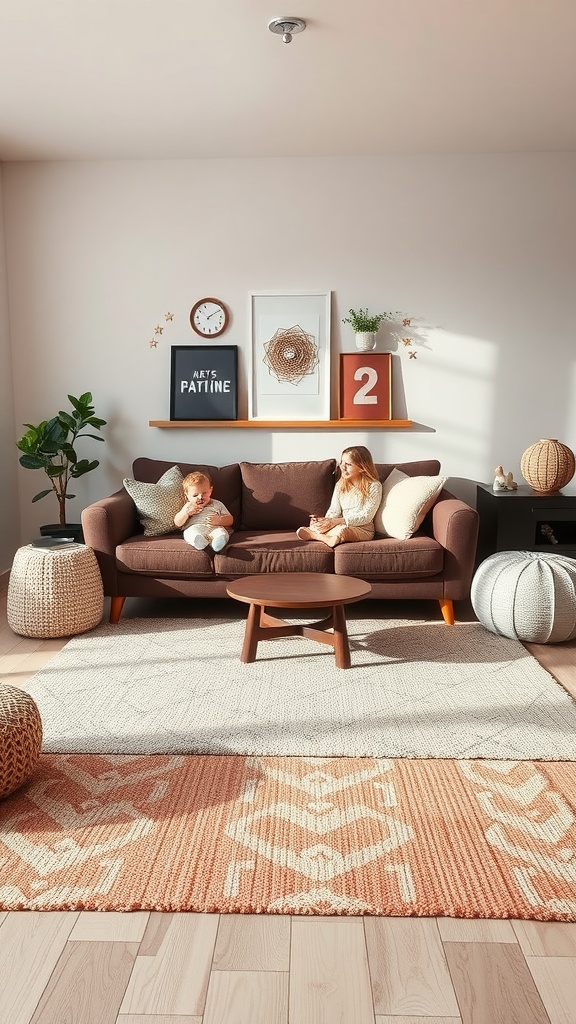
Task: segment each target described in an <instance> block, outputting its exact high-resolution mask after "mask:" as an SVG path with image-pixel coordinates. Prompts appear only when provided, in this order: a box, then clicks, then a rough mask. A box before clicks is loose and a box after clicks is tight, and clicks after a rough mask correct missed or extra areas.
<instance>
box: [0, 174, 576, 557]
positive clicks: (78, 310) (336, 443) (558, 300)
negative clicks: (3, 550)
mask: <svg viewBox="0 0 576 1024" xmlns="http://www.w3.org/2000/svg"><path fill="white" fill-rule="evenodd" d="M4 186H5V193H4V194H5V221H6V237H7V259H8V284H9V300H10V321H11V324H10V326H11V338H12V357H13V362H14V377H15V393H14V399H15V420H16V424H18V425H19V424H21V423H24V422H25V421H31V422H36V421H38V420H40V419H43V418H46V417H48V416H50V415H52V414H54V412H56V411H57V410H58V408H60V407H61V405H62V403H64V404H65V403H66V395H67V393H69V392H71V393H73V394H78V393H80V392H82V391H85V390H90V391H92V393H93V395H94V401H95V405H96V411H97V413H98V414H99V415H101V416H102V417H104V418H105V419H107V420H108V421H109V424H108V427H107V428H105V436H106V438H107V443H106V444H105V445H98V444H96V443H95V442H92V443H91V444H90V443H87V444H86V446H85V448H84V451H83V454H84V455H86V456H88V455H89V456H90V457H96V458H100V459H101V461H102V465H101V467H100V468H99V469H98V470H96V472H94V473H92V474H91V475H90V476H88V477H86V478H85V479H84V480H83V481H80V482H79V484H78V499H77V501H76V502H74V503H73V504H72V505H71V514H70V518H71V519H72V518H78V515H79V511H80V509H81V507H82V506H83V505H85V504H88V502H90V501H91V500H94V499H95V498H97V497H100V496H102V495H104V494H106V493H109V491H110V490H111V489H113V488H115V487H117V486H119V485H120V484H121V480H122V477H123V476H124V475H129V472H130V466H131V461H132V459H133V458H134V457H136V456H138V455H148V456H152V457H159V458H164V459H168V460H177V459H186V460H190V461H192V460H195V459H198V460H206V461H208V462H213V463H215V464H222V463H225V462H231V461H235V460H239V459H247V460H252V461H260V460H262V461H264V460H271V461H275V460H284V459H292V458H296V459H298V458H306V457H312V458H316V457H318V458H320V457H325V456H328V455H337V454H338V453H339V451H340V450H341V448H342V447H343V446H344V445H345V444H348V443H352V442H357V443H363V444H367V445H368V446H369V447H370V448H371V450H372V452H373V454H374V456H375V458H376V459H377V461H394V460H400V459H402V460H404V459H411V458H421V457H438V458H439V459H440V460H441V462H442V467H443V471H444V472H446V473H447V474H449V475H450V477H451V478H453V479H452V485H453V488H454V489H455V490H457V491H458V493H462V494H463V496H465V497H472V499H473V497H474V487H473V485H472V484H470V483H468V484H467V483H466V481H475V480H491V479H492V476H493V470H494V466H495V465H496V464H497V463H502V464H503V465H504V468H505V470H510V469H511V470H512V471H513V472H514V474H515V476H516V478H518V477H519V464H520V456H521V454H522V452H523V451H524V450H525V449H526V448H527V447H528V445H529V444H531V443H533V442H534V441H536V440H538V438H540V437H558V438H560V440H562V441H564V442H565V443H567V444H569V445H570V446H571V447H572V448H576V414H575V413H574V412H573V411H572V410H573V409H574V408H575V398H576V370H575V347H574V338H573V325H574V298H573V295H574V267H575V266H576V154H533V155H485V156H439V157H434V156H398V157H387V158H357V159H356V158H342V159H281V160H264V159H258V160H206V161H172V160H167V161H155V162H154V161H151V162H141V161H140V162H110V163H106V162H104V163H68V164H67V163H53V164H42V163H28V164H25V163H23V164H8V165H6V166H5V170H4ZM311 288H317V289H321V290H332V292H333V298H334V301H333V359H334V366H335V367H336V365H337V353H338V352H339V351H341V350H352V349H353V348H354V341H353V336H352V334H351V333H350V330H349V328H348V327H346V326H345V325H342V324H341V322H340V321H341V318H342V317H343V316H344V315H346V311H347V310H348V307H350V306H354V307H358V306H359V305H362V306H364V305H367V306H369V307H370V309H371V311H375V312H376V311H379V310H381V309H384V310H388V309H389V310H396V309H398V310H402V311H404V312H405V313H406V314H407V315H412V316H413V317H414V318H415V320H416V322H417V324H418V325H419V327H420V336H421V340H422V342H423V344H422V346H421V347H419V348H418V355H417V358H416V359H408V358H407V351H406V350H405V349H404V346H400V348H401V349H402V351H400V352H397V354H396V364H397V365H396V375H395V395H394V403H395V408H394V414H395V415H396V416H403V415H405V416H407V417H408V418H410V419H413V420H414V421H415V426H414V428H413V429H411V430H410V431H394V432H371V431H366V432H355V433H354V434H353V435H352V434H351V433H350V431H346V430H345V429H343V430H341V431H340V430H337V431H326V430H321V429H318V430H315V431H313V432H307V433H305V434H302V433H295V432H293V431H286V432H284V431H275V432H272V433H267V432H265V431H262V430H239V429H236V430H234V429H231V430H226V431H222V430H208V431H206V432H202V433H201V432H199V431H192V430H185V429H179V430H160V429H155V428H151V427H149V426H148V421H149V420H150V419H168V418H169V373H170V368H169V365H170V345H172V344H196V343H198V341H199V339H198V338H197V336H196V335H194V334H193V333H192V331H191V329H190V326H189V322H188V316H189V312H190V309H191V307H192V305H193V303H194V302H195V301H196V300H197V299H198V298H200V297H202V296H203V295H216V296H218V297H219V298H221V299H223V300H224V302H225V303H226V304H227V305H228V307H229V309H230V310H231V313H232V323H231V327H230V328H229V330H228V331H227V333H226V334H224V335H223V336H222V338H221V341H222V343H228V344H237V345H239V346H240V349H241V384H242V395H241V405H240V416H241V417H243V416H245V415H246V366H247V358H248V356H247V353H248V349H249V338H248V292H249V291H250V290H264V289H278V290H279V291H281V290H283V289H291V290H298V289H302V290H309V289H311ZM167 311H171V312H173V313H174V314H175V317H174V321H173V322H172V323H171V324H167V325H165V326H166V329H165V332H164V334H163V335H162V337H161V340H160V343H159V346H158V348H157V349H150V348H149V346H148V342H149V340H150V338H151V337H152V336H153V332H154V327H155V325H156V324H164V323H165V322H164V319H163V317H164V313H165V312H167ZM382 347H383V346H382ZM336 386H337V385H336V376H335V375H334V395H336ZM334 412H335V413H336V407H335V409H334ZM40 486H43V481H42V482H40V480H39V475H38V474H35V473H30V472H26V471H24V470H19V487H20V500H21V507H20V519H21V536H22V540H23V541H24V540H27V539H29V538H30V536H32V535H34V534H35V533H36V530H37V527H38V525H39V524H40V523H42V522H47V521H53V520H54V518H55V513H56V508H55V507H54V503H53V500H52V498H46V499H44V500H43V501H41V502H39V503H38V504H36V505H31V503H30V497H31V496H32V495H33V494H34V493H36V491H38V490H39V489H40Z"/></svg>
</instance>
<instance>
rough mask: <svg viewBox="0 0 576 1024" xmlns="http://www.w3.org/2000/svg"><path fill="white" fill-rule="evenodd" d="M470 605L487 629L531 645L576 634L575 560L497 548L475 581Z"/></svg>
mask: <svg viewBox="0 0 576 1024" xmlns="http://www.w3.org/2000/svg"><path fill="white" fill-rule="evenodd" d="M470 597H471V600H472V607H473V608H474V611H475V612H476V615H477V616H478V619H479V620H480V622H481V623H482V625H483V626H485V627H486V629H489V630H490V631H491V632H492V633H500V634H501V635H502V636H507V637H515V638H516V639H517V640H526V641H528V642H530V643H536V644H547V643H560V642H561V641H562V640H572V639H573V638H574V637H576V561H575V560H574V559H572V558H565V557H564V555H551V554H547V553H541V552H535V551H499V552H498V553H497V554H495V555H490V557H489V558H487V559H486V560H485V561H484V562H482V563H481V564H480V565H479V566H478V568H477V570H476V573H475V575H474V579H473V580H472V588H471V591H470Z"/></svg>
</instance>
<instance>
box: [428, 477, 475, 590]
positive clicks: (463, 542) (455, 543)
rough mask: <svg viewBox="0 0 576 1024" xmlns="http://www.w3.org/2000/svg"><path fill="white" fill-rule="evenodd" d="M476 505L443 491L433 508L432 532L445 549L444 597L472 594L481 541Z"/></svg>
mask: <svg viewBox="0 0 576 1024" xmlns="http://www.w3.org/2000/svg"><path fill="white" fill-rule="evenodd" d="M478 525H479V516H478V512H477V511H476V509H475V508H472V507H471V505H467V504H466V502H465V501H462V500H461V499H460V498H456V497H455V496H454V495H453V494H450V492H449V491H446V490H443V491H442V493H441V494H440V497H439V499H438V501H437V502H436V504H435V505H434V507H433V509H432V535H433V537H434V538H435V540H437V541H438V543H439V544H441V545H442V547H443V548H444V552H445V554H444V597H445V598H446V599H448V600H452V601H461V600H464V599H465V598H467V597H468V596H469V594H470V584H471V582H472V575H473V573H474V562H475V558H476V545H477V543H478Z"/></svg>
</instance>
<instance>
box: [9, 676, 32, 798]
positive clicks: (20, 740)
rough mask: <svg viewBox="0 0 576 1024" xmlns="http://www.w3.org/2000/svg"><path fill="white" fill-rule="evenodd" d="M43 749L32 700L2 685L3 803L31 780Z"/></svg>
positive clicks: (20, 691)
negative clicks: (5, 798) (4, 799)
mask: <svg viewBox="0 0 576 1024" xmlns="http://www.w3.org/2000/svg"><path fill="white" fill-rule="evenodd" d="M41 746H42V722H41V720H40V712H39V711H38V708H37V707H36V704H35V703H34V701H33V700H32V697H31V696H30V694H28V693H24V691H23V690H18V689H17V688H16V687H15V686H7V685H5V684H4V683H0V800H1V799H2V798H3V797H5V796H8V795H9V794H10V793H13V792H14V790H15V789H18V786H21V785H22V783H23V782H26V781H27V780H28V779H29V778H30V776H31V775H32V772H33V771H34V766H35V764H36V762H37V760H38V757H39V754H40V747H41Z"/></svg>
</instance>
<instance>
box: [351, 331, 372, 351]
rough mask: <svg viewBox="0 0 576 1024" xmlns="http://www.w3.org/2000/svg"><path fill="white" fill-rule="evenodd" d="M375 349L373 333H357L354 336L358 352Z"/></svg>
mask: <svg viewBox="0 0 576 1024" xmlns="http://www.w3.org/2000/svg"><path fill="white" fill-rule="evenodd" d="M375 347H376V337H375V335H374V332H373V331H359V332H357V334H356V348H357V349H359V350H360V352H371V351H372V349H373V348H375Z"/></svg>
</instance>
